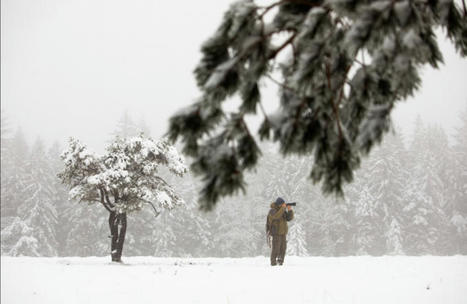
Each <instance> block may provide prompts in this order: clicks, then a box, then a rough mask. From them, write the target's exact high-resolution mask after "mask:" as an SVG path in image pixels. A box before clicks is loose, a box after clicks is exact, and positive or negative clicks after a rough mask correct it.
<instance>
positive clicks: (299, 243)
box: [287, 216, 308, 256]
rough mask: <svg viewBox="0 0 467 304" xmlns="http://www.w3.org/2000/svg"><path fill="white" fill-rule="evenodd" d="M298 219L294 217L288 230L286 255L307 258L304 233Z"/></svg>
mask: <svg viewBox="0 0 467 304" xmlns="http://www.w3.org/2000/svg"><path fill="white" fill-rule="evenodd" d="M299 220H300V217H298V216H297V217H295V222H294V223H293V224H292V225H291V227H290V230H289V236H288V242H287V254H288V255H289V254H290V255H296V256H308V250H307V244H306V232H305V230H304V229H303V226H302V223H301V221H299Z"/></svg>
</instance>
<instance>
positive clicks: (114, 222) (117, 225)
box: [109, 211, 126, 262]
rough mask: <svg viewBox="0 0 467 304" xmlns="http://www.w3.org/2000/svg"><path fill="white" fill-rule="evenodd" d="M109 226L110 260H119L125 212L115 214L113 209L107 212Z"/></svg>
mask: <svg viewBox="0 0 467 304" xmlns="http://www.w3.org/2000/svg"><path fill="white" fill-rule="evenodd" d="M109 228H110V237H111V243H110V250H111V256H112V262H121V261H122V251H123V243H124V242H125V234H126V213H119V214H117V213H116V212H115V211H111V212H110V214H109Z"/></svg>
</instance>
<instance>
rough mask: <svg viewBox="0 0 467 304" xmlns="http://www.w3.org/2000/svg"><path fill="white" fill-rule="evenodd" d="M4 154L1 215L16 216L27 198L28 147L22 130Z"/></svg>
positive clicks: (11, 141) (16, 134)
mask: <svg viewBox="0 0 467 304" xmlns="http://www.w3.org/2000/svg"><path fill="white" fill-rule="evenodd" d="M2 148H5V151H4V152H2V164H1V165H2V170H1V171H2V172H1V174H2V176H1V178H2V186H1V201H2V203H1V214H2V216H15V215H16V214H17V209H18V207H19V206H20V205H21V204H22V203H23V202H24V200H25V199H26V198H27V194H26V193H25V189H26V186H27V185H26V184H25V181H26V175H27V168H26V163H27V159H28V150H29V148H28V145H27V143H26V140H25V139H24V135H23V132H22V130H21V128H18V129H17V130H16V132H15V134H14V135H13V137H12V138H11V139H10V140H9V141H8V145H7V146H5V147H2Z"/></svg>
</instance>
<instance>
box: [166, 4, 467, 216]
mask: <svg viewBox="0 0 467 304" xmlns="http://www.w3.org/2000/svg"><path fill="white" fill-rule="evenodd" d="M439 26H440V27H442V28H443V30H444V32H445V33H446V35H447V37H448V38H449V39H450V40H451V41H452V42H453V43H454V45H455V46H456V49H457V50H458V52H459V54H460V55H461V56H466V55H467V39H466V37H467V36H466V34H465V33H466V32H467V11H466V10H465V9H464V10H463V11H462V12H461V10H460V9H459V7H458V6H457V5H456V3H455V2H454V1H453V0H443V1H428V2H426V1H409V0H403V1H389V0H382V1H360V0H344V1H334V0H304V1H302V0H300V1H296V0H285V1H276V2H272V3H271V4H270V5H267V6H260V5H257V4H256V3H255V2H254V1H250V0H243V1H236V2H234V3H233V4H232V5H231V6H230V8H229V9H228V10H227V11H226V12H225V14H224V18H223V20H222V22H221V24H220V26H219V27H218V28H217V30H216V32H215V33H214V34H213V35H212V37H211V38H209V39H208V40H207V41H206V42H205V43H204V44H203V45H202V47H201V52H202V57H201V60H200V62H199V64H198V65H197V67H196V69H195V72H194V73H195V78H196V81H197V85H198V87H199V88H200V90H201V92H202V95H201V97H200V98H199V100H198V101H197V102H195V103H193V104H192V105H190V106H188V107H186V108H184V109H182V110H181V111H179V112H177V113H175V114H174V115H173V116H172V117H171V119H170V126H169V132H168V133H169V136H170V138H171V139H172V140H177V139H179V138H180V139H181V140H182V142H183V144H184V149H183V150H184V152H185V153H186V154H188V155H190V156H192V157H193V158H194V162H193V164H192V168H193V171H194V172H195V173H197V174H199V175H201V176H202V178H203V182H204V184H203V188H202V190H201V197H200V199H201V202H202V206H203V207H204V208H205V209H210V208H211V207H212V206H213V205H214V204H215V203H216V202H217V201H218V200H219V199H220V197H223V196H226V195H231V194H234V193H236V192H237V191H239V190H242V189H244V186H245V185H244V184H245V181H244V172H245V171H247V170H251V169H252V168H254V167H255V166H256V165H257V161H258V158H259V157H260V149H259V147H258V144H257V142H256V140H255V138H254V135H253V132H252V130H250V128H249V126H248V125H247V122H246V120H245V116H246V115H250V114H255V113H256V112H257V111H258V110H259V109H261V112H262V114H263V116H264V120H263V123H262V125H261V127H260V129H259V130H258V133H259V135H260V137H261V138H262V139H270V138H272V140H274V141H277V142H278V143H279V145H280V151H281V152H282V154H285V155H287V154H307V155H310V154H313V155H314V159H313V168H312V170H311V177H312V180H313V181H314V182H322V190H323V192H324V193H337V194H342V185H343V184H344V183H346V182H350V181H352V178H353V171H354V170H355V169H356V168H357V167H358V166H359V164H360V159H361V157H362V155H366V154H367V153H368V152H369V151H370V150H371V149H372V147H373V146H374V144H375V143H378V142H380V141H381V139H382V138H383V135H384V133H385V132H386V131H388V130H389V127H390V114H391V112H392V110H393V109H394V105H395V104H396V103H397V102H398V101H400V100H404V99H406V98H407V97H408V96H411V95H414V94H415V93H416V91H417V89H418V88H419V86H420V82H421V79H420V76H419V70H420V68H421V67H422V66H425V65H430V66H432V67H435V68H437V67H438V66H439V64H440V63H441V62H442V54H441V52H440V50H439V48H438V44H437V42H436V37H435V33H434V29H435V28H436V27H439ZM264 79H273V82H276V83H277V84H278V90H279V95H280V105H279V106H278V109H277V111H276V112H274V113H272V114H271V113H267V112H266V111H265V109H264V108H263V107H262V105H261V86H260V83H261V82H262V81H263V80H264ZM235 94H237V95H239V96H240V99H241V103H240V106H239V107H238V108H237V109H235V111H234V112H233V113H225V111H224V108H223V102H224V101H225V100H226V99H228V98H230V97H232V96H234V95H235Z"/></svg>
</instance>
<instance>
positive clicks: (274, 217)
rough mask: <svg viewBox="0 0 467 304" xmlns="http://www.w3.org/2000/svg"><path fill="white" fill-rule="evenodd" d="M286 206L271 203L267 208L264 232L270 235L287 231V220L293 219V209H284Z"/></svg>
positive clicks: (284, 233) (282, 233) (283, 233)
mask: <svg viewBox="0 0 467 304" xmlns="http://www.w3.org/2000/svg"><path fill="white" fill-rule="evenodd" d="M286 208H287V207H281V206H278V205H277V204H275V203H272V204H271V210H269V213H268V217H267V222H266V233H268V234H270V235H286V234H287V232H288V231H289V227H288V225H287V222H288V221H291V220H292V219H293V217H294V214H293V210H289V211H286Z"/></svg>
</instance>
